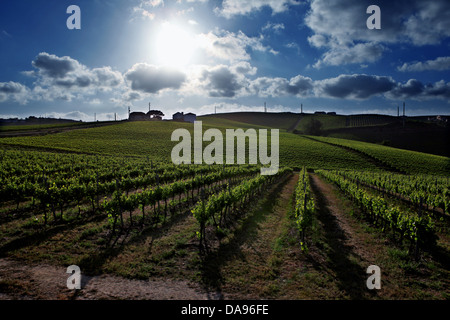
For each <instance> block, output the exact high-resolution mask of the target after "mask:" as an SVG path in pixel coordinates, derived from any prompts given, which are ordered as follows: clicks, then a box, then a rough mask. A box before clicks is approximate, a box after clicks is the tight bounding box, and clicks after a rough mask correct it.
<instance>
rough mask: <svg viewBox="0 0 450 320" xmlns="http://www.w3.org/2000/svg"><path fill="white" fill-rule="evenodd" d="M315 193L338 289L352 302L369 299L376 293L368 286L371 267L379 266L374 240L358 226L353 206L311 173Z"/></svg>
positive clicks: (329, 266)
mask: <svg viewBox="0 0 450 320" xmlns="http://www.w3.org/2000/svg"><path fill="white" fill-rule="evenodd" d="M310 181H311V187H312V190H313V192H314V194H315V198H316V206H317V217H318V220H319V221H320V223H321V224H322V227H323V230H324V234H323V242H324V243H325V245H326V248H327V249H326V250H325V253H326V255H327V260H328V262H327V263H326V265H327V268H328V269H329V272H331V273H332V274H333V276H334V277H335V283H336V285H337V289H338V290H339V291H341V292H342V294H343V295H344V296H347V297H348V298H350V299H365V298H368V297H369V296H370V295H372V294H373V293H376V292H374V291H372V292H371V291H369V290H368V289H367V287H366V280H367V277H368V275H367V274H366V270H367V267H369V266H370V265H372V264H376V263H375V262H376V261H375V255H374V252H376V251H377V250H379V248H375V244H374V243H373V239H368V238H367V233H366V232H364V231H363V230H361V227H360V226H359V225H358V224H357V223H355V219H352V217H351V216H350V214H349V212H348V211H349V210H350V207H349V206H348V204H344V203H343V201H342V200H341V199H339V198H338V197H337V196H336V188H335V187H334V186H332V185H330V184H328V183H326V182H324V181H323V180H322V179H321V178H320V177H319V176H318V175H316V174H310Z"/></svg>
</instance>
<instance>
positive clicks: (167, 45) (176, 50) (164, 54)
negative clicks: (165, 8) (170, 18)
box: [155, 22, 196, 67]
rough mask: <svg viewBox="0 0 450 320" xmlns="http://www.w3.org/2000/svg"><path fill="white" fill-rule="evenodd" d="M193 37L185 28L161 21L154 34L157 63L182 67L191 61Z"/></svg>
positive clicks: (193, 49) (193, 47)
mask: <svg viewBox="0 0 450 320" xmlns="http://www.w3.org/2000/svg"><path fill="white" fill-rule="evenodd" d="M195 47H196V44H195V39H194V36H193V35H192V34H190V33H189V32H188V31H186V30H185V29H183V28H181V27H179V26H177V25H176V24H173V23H169V22H166V23H163V24H162V25H161V26H160V30H159V32H158V34H157V36H156V42H155V53H156V59H157V62H158V64H160V65H164V66H170V67H184V66H186V65H187V64H189V63H190V62H191V59H192V57H193V54H194V51H195Z"/></svg>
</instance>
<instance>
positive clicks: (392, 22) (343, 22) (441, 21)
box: [305, 0, 450, 67]
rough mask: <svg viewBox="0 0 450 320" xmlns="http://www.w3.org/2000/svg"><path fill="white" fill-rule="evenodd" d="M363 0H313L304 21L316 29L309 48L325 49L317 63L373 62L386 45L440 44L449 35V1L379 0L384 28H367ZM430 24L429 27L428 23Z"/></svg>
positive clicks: (312, 28)
mask: <svg viewBox="0 0 450 320" xmlns="http://www.w3.org/2000/svg"><path fill="white" fill-rule="evenodd" d="M369 4H370V3H369V2H365V1H353V0H341V1H327V0H312V1H311V3H310V7H311V8H310V10H309V11H308V13H307V15H306V17H305V24H306V25H307V26H308V27H309V28H310V29H311V30H312V31H313V32H314V34H313V35H312V36H310V37H309V38H308V41H309V43H310V45H311V46H313V47H316V48H318V49H321V50H326V51H325V53H324V54H323V55H322V57H321V58H320V59H318V61H317V62H316V64H315V66H316V67H319V66H323V65H345V64H352V63H356V64H360V63H366V62H375V61H377V60H378V59H380V58H381V57H382V55H383V53H384V52H385V51H386V45H387V44H393V43H405V44H412V45H415V46H422V45H426V44H439V43H440V42H441V41H442V40H443V39H445V38H447V37H449V36H450V18H449V17H450V2H449V1H447V0H437V1H432V2H430V1H420V0H412V1H410V0H399V1H388V0H380V1H378V2H377V5H378V6H379V7H380V9H381V30H369V29H368V28H367V27H366V19H367V18H368V17H369V15H368V14H366V9H367V7H368V5H369ZM425 26H426V27H425Z"/></svg>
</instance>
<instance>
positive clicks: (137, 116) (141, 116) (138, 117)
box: [128, 112, 149, 121]
mask: <svg viewBox="0 0 450 320" xmlns="http://www.w3.org/2000/svg"><path fill="white" fill-rule="evenodd" d="M128 120H130V121H145V120H149V117H148V116H147V115H146V114H145V113H144V112H132V113H130V116H129V117H128Z"/></svg>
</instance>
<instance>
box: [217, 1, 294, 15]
mask: <svg viewBox="0 0 450 320" xmlns="http://www.w3.org/2000/svg"><path fill="white" fill-rule="evenodd" d="M298 4H299V2H298V1H294V0H224V1H223V2H222V8H216V9H215V12H216V14H218V15H221V16H224V17H226V18H231V17H233V16H235V15H245V14H249V13H251V12H253V11H258V10H261V9H262V8H263V7H269V8H270V9H271V10H272V12H273V14H275V13H280V12H284V11H286V10H288V8H289V5H298Z"/></svg>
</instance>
